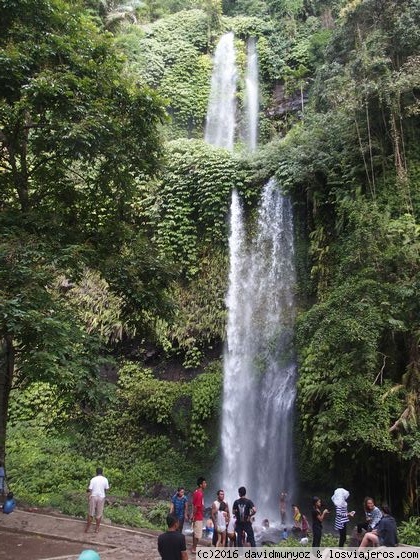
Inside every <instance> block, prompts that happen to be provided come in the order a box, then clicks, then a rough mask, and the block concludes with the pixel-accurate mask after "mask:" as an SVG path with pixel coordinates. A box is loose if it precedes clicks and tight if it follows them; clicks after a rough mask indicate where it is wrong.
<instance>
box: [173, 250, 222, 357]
mask: <svg viewBox="0 0 420 560" xmlns="http://www.w3.org/2000/svg"><path fill="white" fill-rule="evenodd" d="M227 270H228V267H227V262H226V255H225V254H224V253H223V252H222V251H214V250H213V251H211V250H208V251H207V254H205V255H202V256H200V259H199V271H198V274H197V275H196V276H195V278H193V279H192V280H191V281H190V282H189V283H188V284H187V285H185V284H178V285H176V286H174V305H175V309H176V310H175V312H174V316H173V319H172V321H171V322H169V323H167V324H166V325H165V331H164V336H165V338H166V339H169V341H170V343H171V345H172V346H174V347H178V348H179V349H180V350H181V351H183V352H185V358H184V362H183V365H184V367H186V368H195V367H198V366H199V365H200V363H201V361H202V352H203V351H204V350H205V349H206V348H207V349H209V348H211V347H212V345H213V344H214V343H215V341H218V340H222V339H223V338H224V330H225V322H226V310H225V306H224V295H225V290H226V282H227V277H226V274H227Z"/></svg>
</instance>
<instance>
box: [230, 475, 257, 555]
mask: <svg viewBox="0 0 420 560" xmlns="http://www.w3.org/2000/svg"><path fill="white" fill-rule="evenodd" d="M238 494H239V499H238V500H235V501H234V502H233V507H232V513H233V515H234V516H235V517H236V525H235V529H236V533H237V535H238V539H237V546H239V547H241V546H242V536H243V533H244V532H245V533H246V535H247V541H248V542H249V543H250V545H251V546H252V547H255V546H256V544H255V537H254V529H253V528H252V522H251V517H252V516H253V515H255V512H256V511H257V509H256V507H255V506H254V504H253V502H252V501H251V500H249V499H248V498H247V497H246V488H245V487H244V486H241V487H240V488H239V489H238Z"/></svg>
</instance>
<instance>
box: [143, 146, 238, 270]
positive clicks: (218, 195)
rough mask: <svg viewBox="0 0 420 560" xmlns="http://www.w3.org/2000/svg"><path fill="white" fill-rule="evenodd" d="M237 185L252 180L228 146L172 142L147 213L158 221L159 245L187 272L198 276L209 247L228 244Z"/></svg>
mask: <svg viewBox="0 0 420 560" xmlns="http://www.w3.org/2000/svg"><path fill="white" fill-rule="evenodd" d="M235 187H236V188H239V189H240V190H244V188H246V187H247V181H246V177H245V173H244V169H243V167H242V165H241V162H240V160H238V159H236V158H235V157H234V156H233V155H232V154H231V153H230V152H228V151H227V150H223V149H220V148H214V147H213V146H210V145H208V144H205V143H204V142H201V141H200V142H199V141H183V140H178V141H174V142H170V143H169V145H168V146H167V156H166V165H165V168H164V170H163V173H162V178H161V181H159V182H158V183H157V185H156V196H155V198H150V201H146V202H149V203H150V205H151V206H150V207H149V208H145V212H146V213H147V215H149V216H152V219H153V221H154V222H155V224H156V226H155V227H156V242H157V244H158V245H159V246H160V247H161V249H162V251H163V252H164V254H166V255H167V256H168V258H170V259H172V260H173V261H174V262H177V263H178V266H179V268H180V269H181V270H182V272H184V274H185V273H186V274H187V275H188V276H194V275H195V274H196V272H197V270H198V267H199V255H200V254H201V249H202V247H203V246H204V247H205V246H206V245H209V244H211V245H213V246H216V247H223V246H224V245H225V244H226V241H227V221H226V217H227V214H228V208H229V204H230V193H231V191H232V189H233V188H235ZM156 199H157V203H158V206H157V207H156ZM152 205H153V206H152ZM149 219H150V218H149ZM204 254H205V253H204Z"/></svg>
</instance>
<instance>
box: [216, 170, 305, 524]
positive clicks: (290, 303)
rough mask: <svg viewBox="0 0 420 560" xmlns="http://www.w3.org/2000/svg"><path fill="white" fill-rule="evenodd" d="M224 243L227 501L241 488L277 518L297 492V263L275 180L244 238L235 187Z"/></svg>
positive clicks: (287, 209) (286, 207)
mask: <svg viewBox="0 0 420 560" xmlns="http://www.w3.org/2000/svg"><path fill="white" fill-rule="evenodd" d="M229 249H230V275H229V290H228V295H227V299H226V303H227V307H228V325H227V346H226V349H225V356H224V388H223V415H222V453H223V457H222V478H223V486H224V489H225V492H226V494H227V495H228V496H229V500H230V501H232V500H233V499H236V497H237V488H238V487H239V486H242V485H243V486H246V488H247V494H248V495H249V496H250V497H251V499H252V500H253V501H254V502H255V504H256V505H257V507H258V508H259V511H260V514H261V515H263V516H265V517H271V518H275V519H278V516H279V513H278V512H279V506H278V503H279V494H280V492H281V491H283V490H286V491H287V492H288V494H289V496H292V495H293V492H294V475H293V464H294V461H293V441H292V432H293V410H294V401H295V392H296V390H295V387H296V365H295V360H294V354H293V347H292V338H293V326H294V318H295V305H294V287H295V269H294V264H293V263H294V249H293V220H292V208H291V204H290V201H289V200H288V199H287V198H285V197H284V196H283V195H282V194H281V193H280V190H279V188H278V186H277V184H276V182H275V181H274V180H273V179H272V180H270V181H269V183H268V184H267V185H266V187H265V189H264V191H263V194H262V200H261V203H260V208H259V216H258V223H257V233H256V237H255V238H254V240H253V241H251V242H250V243H249V244H247V243H246V235H245V231H244V225H243V216H242V211H241V207H240V202H239V200H238V197H237V195H236V193H234V195H233V197H232V209H231V234H230V240H229Z"/></svg>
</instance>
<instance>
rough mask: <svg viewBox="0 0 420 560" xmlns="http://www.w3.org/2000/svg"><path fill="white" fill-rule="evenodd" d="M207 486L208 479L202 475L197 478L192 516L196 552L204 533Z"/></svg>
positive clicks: (193, 547) (193, 551) (192, 550)
mask: <svg viewBox="0 0 420 560" xmlns="http://www.w3.org/2000/svg"><path fill="white" fill-rule="evenodd" d="M206 486H207V482H206V479H205V478H203V477H202V476H200V477H199V478H197V488H196V489H195V490H194V493H193V497H192V516H191V522H192V524H193V545H192V549H191V552H192V553H193V554H195V549H196V547H197V543H198V541H199V540H200V539H201V537H202V535H203V520H204V490H205V488H206Z"/></svg>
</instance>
